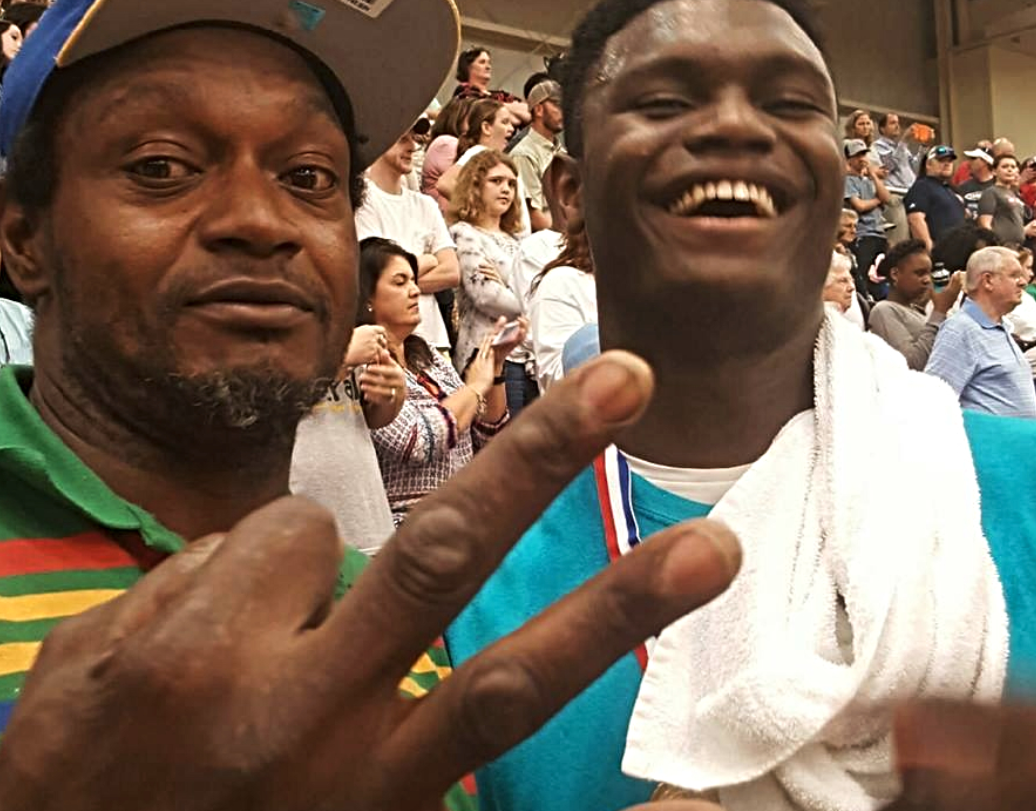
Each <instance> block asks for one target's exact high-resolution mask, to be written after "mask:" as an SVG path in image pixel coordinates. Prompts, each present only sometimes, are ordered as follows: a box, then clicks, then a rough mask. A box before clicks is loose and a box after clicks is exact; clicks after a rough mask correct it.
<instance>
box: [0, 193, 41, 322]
mask: <svg viewBox="0 0 1036 811" xmlns="http://www.w3.org/2000/svg"><path fill="white" fill-rule="evenodd" d="M0 256H2V257H3V262H4V270H6V271H7V275H8V276H9V277H10V278H11V282H12V283H13V284H14V286H15V287H16V288H18V292H20V293H21V294H22V297H23V298H24V299H25V301H26V302H27V303H29V304H34V303H35V302H36V301H37V300H38V299H39V298H40V297H41V296H43V295H44V294H45V293H46V292H47V290H48V288H49V286H50V279H49V278H48V277H47V275H46V274H45V273H44V268H43V262H42V261H41V260H42V256H41V251H40V226H39V218H38V217H32V216H30V215H29V213H28V212H27V211H26V210H25V208H24V207H23V206H21V205H20V204H18V203H14V202H12V201H11V200H10V199H9V197H8V194H7V184H6V183H4V182H0Z"/></svg>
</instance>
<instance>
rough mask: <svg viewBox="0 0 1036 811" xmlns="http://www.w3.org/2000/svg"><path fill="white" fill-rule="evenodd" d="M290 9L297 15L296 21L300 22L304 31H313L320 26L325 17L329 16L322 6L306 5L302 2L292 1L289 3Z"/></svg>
mask: <svg viewBox="0 0 1036 811" xmlns="http://www.w3.org/2000/svg"><path fill="white" fill-rule="evenodd" d="M288 8H290V9H291V11H292V13H293V14H294V15H295V19H296V20H298V23H299V25H301V26H302V30H303V31H312V30H313V29H314V28H316V27H317V26H318V25H320V21H321V20H323V19H324V15H325V14H327V12H326V11H324V10H323V9H322V8H320V6H314V5H310V4H309V3H304V2H303V1H302V0H291V2H290V3H288Z"/></svg>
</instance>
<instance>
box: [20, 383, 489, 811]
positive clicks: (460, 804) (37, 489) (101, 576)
mask: <svg viewBox="0 0 1036 811" xmlns="http://www.w3.org/2000/svg"><path fill="white" fill-rule="evenodd" d="M31 385H32V370H31V369H29V368H27V367H18V366H7V367H4V368H2V369H0V735H2V733H3V730H4V729H5V728H6V726H7V723H8V721H9V720H10V717H11V713H12V711H13V709H14V706H15V704H16V702H17V700H18V695H19V693H20V692H21V689H22V685H23V683H24V681H25V677H26V675H27V674H28V671H29V670H30V668H31V667H32V665H33V662H34V661H35V660H36V656H37V654H38V653H39V650H40V646H41V645H42V643H43V640H44V638H45V637H46V635H47V634H48V633H49V632H50V630H51V628H53V627H54V626H55V625H57V623H59V622H60V621H61V620H62V619H65V618H67V617H71V616H74V615H76V614H79V613H81V612H83V611H86V610H88V609H90V608H93V607H94V606H97V605H100V604H102V603H104V602H107V601H108V600H111V599H113V598H115V597H117V596H119V595H120V594H122V593H123V592H124V591H126V589H128V588H130V587H131V586H133V585H134V584H135V583H136V582H137V581H138V580H140V579H141V578H142V577H143V576H144V575H145V573H146V572H147V571H149V570H150V569H151V568H152V567H153V566H155V565H157V564H158V563H159V562H161V561H162V560H163V559H164V558H165V557H167V556H168V555H170V554H173V553H175V552H177V551H179V550H180V549H181V548H183V546H184V541H183V539H182V538H180V537H179V536H178V535H177V534H176V533H174V532H171V531H170V530H168V529H166V528H165V527H164V526H162V524H160V523H159V522H158V521H157V520H156V519H155V517H154V516H152V515H151V514H150V513H148V512H147V511H145V510H143V509H141V508H140V507H137V506H136V505H133V504H130V503H129V502H127V501H125V500H124V499H122V498H120V497H119V496H117V495H116V494H115V493H114V492H112V491H111V489H109V488H108V486H107V485H105V484H104V482H102V481H101V480H100V479H99V478H98V477H97V476H96V475H95V474H94V473H93V472H92V471H91V470H90V469H89V468H87V467H86V465H84V464H83V462H82V461H80V459H79V458H78V457H77V456H76V455H75V454H74V453H73V452H72V451H71V450H70V449H69V448H68V447H67V446H66V445H65V444H64V443H63V442H62V441H61V439H59V438H58V436H57V435H56V434H55V433H54V432H53V431H51V430H50V428H48V427H47V425H46V424H45V423H44V422H43V420H42V419H41V418H40V416H39V414H38V413H37V412H36V409H35V408H33V406H32V405H31V404H30V402H29V400H28V396H27V395H28V391H29V388H30V387H31ZM366 565H367V558H366V557H364V556H363V555H362V554H360V553H359V552H356V551H355V550H352V549H347V551H346V556H345V558H344V560H343V563H342V568H341V571H340V573H339V578H338V589H337V594H338V596H341V595H342V594H344V592H345V591H346V590H347V589H348V588H349V586H350V585H351V584H352V583H353V582H354V581H355V579H356V578H357V577H358V576H359V574H360V573H361V572H362V571H363V569H364V567H365V566H366ZM449 672H450V667H449V659H448V657H447V656H446V652H445V649H444V648H443V646H442V643H441V642H440V643H439V644H437V645H435V646H434V647H433V648H432V649H431V650H430V651H429V652H428V653H427V654H425V655H424V656H422V657H421V659H420V660H419V661H418V662H417V663H416V664H415V665H414V667H413V669H412V670H411V673H410V675H409V676H408V677H407V678H406V679H404V680H403V682H402V684H401V685H400V690H401V691H402V692H403V693H404V694H406V695H410V696H413V697H420V696H422V695H424V694H425V693H427V692H428V691H429V690H430V689H432V687H433V686H434V685H435V684H436V683H438V682H439V681H441V680H442V678H444V677H445V676H446V675H448V674H449ZM472 791H473V783H471V782H470V781H469V785H468V790H465V788H463V787H460V786H458V787H455V788H454V789H453V790H452V791H451V792H450V794H449V795H448V798H447V807H448V808H449V809H451V811H468V810H469V809H473V808H475V807H476V805H477V804H476V802H475V800H474V797H473V796H472V794H471V792H472Z"/></svg>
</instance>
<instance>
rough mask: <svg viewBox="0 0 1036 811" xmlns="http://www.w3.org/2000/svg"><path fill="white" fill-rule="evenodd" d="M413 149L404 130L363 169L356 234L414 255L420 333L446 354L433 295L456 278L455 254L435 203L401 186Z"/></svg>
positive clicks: (447, 338) (412, 141) (443, 326)
mask: <svg viewBox="0 0 1036 811" xmlns="http://www.w3.org/2000/svg"><path fill="white" fill-rule="evenodd" d="M416 149H417V140H416V136H415V134H414V132H413V131H412V130H411V131H410V132H407V133H404V134H403V135H401V136H400V137H399V139H398V140H397V141H396V143H394V144H393V145H392V146H391V147H389V149H387V150H386V151H385V152H384V154H382V155H380V156H379V157H378V159H377V160H376V161H374V163H372V164H371V166H370V168H369V169H368V170H367V175H366V183H367V195H366V199H365V200H364V202H363V205H362V206H360V208H359V209H357V211H356V215H355V216H356V235H357V237H358V238H359V239H365V238H366V237H384V238H386V239H391V240H393V241H395V242H396V243H398V244H399V245H400V246H401V247H402V248H403V249H404V250H406V251H409V252H410V253H412V254H414V255H415V256H416V257H417V268H418V275H417V283H418V286H419V287H420V288H421V326H420V329H419V332H420V334H421V336H422V337H423V338H424V339H425V340H426V341H428V343H430V344H431V345H432V346H433V347H435V348H436V349H438V350H440V351H442V352H446V353H448V352H449V351H450V349H451V347H452V344H451V342H450V334H449V332H448V330H447V329H446V323H445V321H444V319H443V316H442V312H441V311H440V309H439V305H438V302H437V300H436V298H435V294H436V293H438V292H440V291H442V290H450V289H452V288H454V287H456V286H457V284H458V282H459V281H460V270H459V268H458V266H457V254H456V251H455V250H454V248H453V240H452V239H451V238H450V233H449V231H448V230H447V228H446V221H445V220H444V219H443V216H442V212H440V211H439V209H438V207H437V206H436V205H435V203H434V202H433V201H432V200H431V199H429V198H428V197H427V196H426V195H424V194H421V193H420V192H416V191H411V190H410V189H409V188H407V186H406V178H407V177H408V176H409V174H410V171H411V168H412V166H413V155H414V151H415V150H416Z"/></svg>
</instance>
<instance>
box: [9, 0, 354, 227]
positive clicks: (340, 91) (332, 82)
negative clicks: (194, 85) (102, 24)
mask: <svg viewBox="0 0 1036 811" xmlns="http://www.w3.org/2000/svg"><path fill="white" fill-rule="evenodd" d="M16 5H31V4H27V3H19V4H16ZM12 8H14V6H12ZM227 27H232V28H233V27H243V28H245V29H246V30H253V29H250V28H249V27H248V26H233V25H230V26H227ZM262 33H263V34H264V35H267V36H271V37H273V38H274V39H277V40H278V41H280V42H283V43H284V44H285V45H287V46H288V47H290V48H291V49H292V50H294V51H295V52H296V53H298V54H299V55H300V56H301V57H302V58H303V59H304V60H305V61H306V64H307V65H309V67H310V69H311V70H312V71H313V72H314V74H315V75H316V77H317V79H318V80H319V81H320V83H321V85H323V87H324V89H325V91H326V92H327V94H328V96H329V97H330V99H331V103H332V105H333V106H334V109H335V113H336V114H337V116H338V120H339V123H340V124H341V126H342V130H343V131H344V132H345V137H346V140H347V141H348V143H349V158H350V160H349V177H348V178H347V182H348V188H349V197H350V199H351V201H352V204H353V207H354V208H359V206H360V205H361V204H362V203H363V198H364V191H365V183H364V179H363V170H364V168H365V167H364V166H362V165H360V162H359V160H358V159H357V150H358V147H359V138H358V136H357V133H356V125H355V123H354V118H353V110H352V102H351V101H350V100H349V96H348V94H347V93H346V92H345V89H344V88H343V87H342V86H341V84H340V83H339V82H338V80H337V79H336V78H335V77H334V75H333V74H332V73H331V71H330V69H329V68H327V67H326V66H325V65H324V64H323V63H322V62H320V61H319V60H318V59H316V58H315V57H314V56H312V55H311V54H310V53H308V52H307V51H304V50H303V49H301V48H299V46H297V45H295V44H294V43H292V42H290V41H289V40H287V39H283V38H281V37H277V36H276V35H273V34H269V33H268V32H265V31H263V32H262ZM133 44H134V43H132V42H131V43H128V44H127V45H121V46H119V47H118V48H114V49H112V50H111V51H104V52H103V53H100V54H97V55H95V56H91V57H88V58H86V59H84V60H82V61H81V62H76V63H74V64H72V65H69V66H68V67H66V68H59V69H57V70H55V71H54V72H53V73H52V74H51V75H50V78H48V79H47V83H46V84H45V85H44V86H43V90H42V92H41V93H40V94H39V97H38V98H37V99H36V104H35V105H34V106H33V109H32V112H31V113H30V114H29V118H28V120H27V121H26V122H25V124H24V125H23V126H22V129H21V131H20V132H19V134H18V136H17V137H16V138H15V141H14V144H13V145H12V147H11V153H10V155H8V156H7V172H6V175H5V178H6V189H7V196H8V199H9V200H11V201H12V202H14V203H17V204H18V205H20V206H22V208H24V209H25V210H26V213H28V214H29V215H30V216H31V215H33V214H37V213H40V212H42V211H45V210H46V209H47V208H49V207H50V205H51V203H52V202H53V201H54V195H55V194H56V193H57V186H58V180H59V178H58V165H59V161H58V154H57V136H58V132H59V131H60V128H61V123H62V116H63V115H64V114H65V111H66V110H68V109H69V106H70V103H71V101H72V99H73V98H75V97H76V96H77V95H78V94H80V93H82V92H83V90H84V89H85V88H86V87H87V86H88V85H89V83H90V82H91V80H93V79H94V77H95V76H96V74H97V72H98V70H100V69H101V68H102V67H103V66H104V64H105V63H106V62H107V60H108V59H110V58H111V57H113V56H117V55H118V54H119V53H121V52H122V50H123V49H124V48H128V47H131V46H132V45H133Z"/></svg>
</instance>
